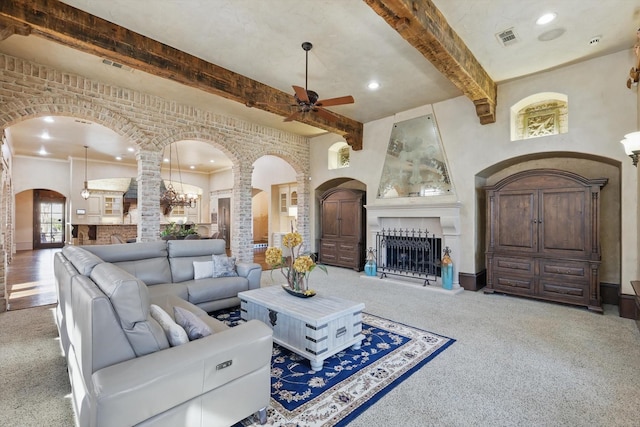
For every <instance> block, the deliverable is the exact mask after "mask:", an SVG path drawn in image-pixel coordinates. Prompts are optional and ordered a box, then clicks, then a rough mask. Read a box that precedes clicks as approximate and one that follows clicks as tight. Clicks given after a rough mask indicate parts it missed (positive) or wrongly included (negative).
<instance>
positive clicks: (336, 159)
mask: <svg viewBox="0 0 640 427" xmlns="http://www.w3.org/2000/svg"><path fill="white" fill-rule="evenodd" d="M350 154H351V149H350V148H349V144H347V143H346V142H343V141H341V142H336V143H335V144H333V145H332V146H331V147H329V150H328V153H327V158H328V160H329V165H328V167H329V169H330V170H331V169H340V168H348V167H349V156H350Z"/></svg>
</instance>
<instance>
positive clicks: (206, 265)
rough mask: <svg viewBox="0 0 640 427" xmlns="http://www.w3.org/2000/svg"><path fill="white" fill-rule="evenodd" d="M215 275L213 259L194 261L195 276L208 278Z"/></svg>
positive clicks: (195, 277)
mask: <svg viewBox="0 0 640 427" xmlns="http://www.w3.org/2000/svg"><path fill="white" fill-rule="evenodd" d="M207 277H213V261H193V278H194V279H196V280H198V279H206V278H207Z"/></svg>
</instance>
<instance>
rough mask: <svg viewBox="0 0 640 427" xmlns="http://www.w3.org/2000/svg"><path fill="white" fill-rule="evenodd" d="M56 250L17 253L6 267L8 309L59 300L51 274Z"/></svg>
mask: <svg viewBox="0 0 640 427" xmlns="http://www.w3.org/2000/svg"><path fill="white" fill-rule="evenodd" d="M59 250H60V249H38V250H35V251H18V252H16V254H15V255H14V256H13V261H11V264H9V268H8V269H7V291H8V294H9V310H20V309H23V308H29V307H37V306H40V305H48V304H55V303H57V302H58V298H57V296H56V288H55V278H54V275H53V255H54V254H55V253H56V252H58V251H59Z"/></svg>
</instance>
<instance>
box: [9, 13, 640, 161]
mask: <svg viewBox="0 0 640 427" xmlns="http://www.w3.org/2000/svg"><path fill="white" fill-rule="evenodd" d="M432 1H433V3H434V4H435V6H436V7H437V8H438V9H439V10H440V12H441V13H442V14H443V15H444V17H445V19H446V20H447V22H448V24H449V25H450V26H451V27H452V28H453V30H455V32H456V33H457V34H458V35H459V36H460V37H461V38H462V40H463V41H464V42H465V43H466V45H467V47H468V48H469V50H470V51H471V52H472V54H473V55H474V56H475V58H476V59H477V60H478V62H479V63H480V65H481V66H482V67H483V68H484V70H485V71H486V72H487V73H488V74H489V76H490V77H491V78H492V79H493V81H494V82H496V83H501V82H504V81H507V80H510V79H515V78H518V77H522V76H525V75H529V74H534V73H539V72H542V71H545V70H549V69H552V68H554V67H558V66H562V65H566V64H569V63H574V62H578V61H583V60H585V59H589V58H593V57H597V56H602V55H606V54H609V53H613V52H617V51H621V50H630V49H631V47H632V46H633V44H634V43H635V41H636V35H635V29H636V28H638V27H639V26H640V0H608V1H606V2H605V1H602V0H562V1H557V0H535V1H533V0H532V1H527V2H522V1H514V0H432ZM63 3H66V4H68V5H70V6H73V7H76V8H79V9H81V10H83V11H85V12H88V13H90V14H93V15H96V16H98V17H100V18H103V19H106V20H108V21H110V22H113V23H115V24H117V25H120V26H122V27H125V28H128V29H130V30H133V31H135V32H137V33H139V34H142V35H144V36H147V37H149V38H151V39H154V40H156V41H159V42H162V43H164V44H167V45H169V46H171V47H173V48H176V49H179V50H182V51H184V52H187V53H189V54H191V55H193V56H196V57H198V58H201V59H203V60H205V61H207V62H210V63H213V64H217V65H219V66H221V67H224V68H226V69H228V70H231V71H233V72H235V73H238V74H241V75H244V76H246V77H249V78H251V79H253V80H256V81H258V82H261V83H263V84H266V85H268V86H270V87H273V88H275V89H278V90H281V91H284V92H287V93H291V94H292V95H293V90H292V88H291V86H292V85H298V86H304V84H305V52H304V51H303V50H302V48H301V44H302V43H303V42H305V41H309V42H311V43H313V48H312V49H311V51H310V52H309V76H308V87H309V89H312V90H315V91H316V92H318V93H319V95H320V98H333V97H339V96H343V95H352V96H353V97H354V98H355V103H354V104H351V105H343V106H336V107H329V109H330V110H331V111H334V112H335V113H338V114H340V115H343V116H345V117H348V118H350V119H353V120H357V121H359V122H362V123H366V122H369V121H372V120H376V119H380V118H383V117H387V116H390V115H393V114H394V113H396V112H399V111H405V110H408V109H411V108H415V107H418V106H421V105H425V104H431V103H436V102H440V101H443V100H446V99H450V98H453V97H458V96H462V95H463V93H462V91H461V90H460V89H458V87H456V86H455V85H454V84H453V83H451V82H450V81H449V80H448V79H447V78H446V77H445V76H443V75H442V74H441V73H440V72H439V71H437V70H436V68H435V67H433V65H432V64H431V63H430V62H429V61H428V60H427V59H426V58H425V57H424V56H423V55H422V53H420V52H419V51H418V50H416V49H415V48H414V47H412V46H411V45H410V44H409V43H408V42H407V41H406V40H405V39H404V38H403V37H402V36H401V35H399V34H398V33H397V32H396V30H395V29H394V28H392V27H391V26H390V25H389V24H387V22H386V21H385V20H384V19H382V18H381V17H380V16H378V15H377V14H376V12H375V11H374V10H373V9H372V8H371V7H369V5H368V4H367V3H366V2H365V1H363V0H314V1H311V0H307V1H300V0H277V1H269V2H266V1H255V0H110V1H108V2H107V1H100V2H98V1H95V0H64V1H63ZM545 12H555V13H556V14H557V18H556V19H555V20H554V21H553V22H551V23H550V24H547V25H546V26H539V25H536V23H535V21H536V19H537V18H538V17H539V16H540V15H542V14H543V13H545ZM509 29H511V30H512V31H513V33H514V34H515V36H516V42H514V43H512V44H510V45H509V46H504V45H503V44H502V42H501V41H500V40H499V38H498V37H497V36H496V34H498V33H500V32H502V31H504V30H509ZM594 38H598V39H599V42H598V43H593V42H592V40H593V39H594ZM0 52H4V53H7V54H10V55H13V56H18V57H22V58H26V59H28V60H32V61H35V62H38V63H42V64H45V65H50V66H52V67H55V68H58V69H61V70H65V71H71V72H74V73H77V74H80V75H84V76H87V77H89V78H92V79H96V80H100V81H104V82H107V83H111V84H115V85H119V86H123V87H128V88H133V89H136V90H140V91H143V92H147V93H150V94H154V95H157V96H160V97H164V98H168V99H172V100H176V101H178V102H183V103H188V104H191V105H194V106H196V107H198V108H201V109H203V110H209V111H215V112H217V113H220V114H224V115H228V116H233V117H238V118H241V119H244V120H248V121H251V122H256V123H259V124H263V125H265V126H270V127H274V128H278V129H282V130H285V131H288V132H292V133H296V134H300V135H304V136H314V135H320V134H323V133H325V132H326V131H325V130H322V129H319V128H316V127H312V126H309V125H307V124H303V123H300V122H295V121H294V122H283V117H282V116H279V115H276V114H272V113H269V112H265V111H262V110H259V109H257V108H248V107H246V106H245V105H244V104H242V103H239V102H234V101H230V100H227V99H224V98H222V97H219V96H216V95H212V94H208V93H205V92H202V91H199V90H197V89H194V88H189V87H187V86H184V85H182V84H180V83H176V82H173V81H169V80H166V79H162V78H159V77H156V76H152V75H150V74H146V73H145V72H142V71H139V70H133V69H122V68H116V67H113V66H111V65H106V64H104V63H103V62H102V60H103V58H99V57H96V56H92V55H90V54H87V53H83V52H81V51H78V50H74V49H72V48H69V47H65V46H62V45H60V44H57V43H54V42H52V41H48V40H45V39H43V38H39V37H38V36H36V35H30V36H27V37H24V36H19V35H13V36H10V37H8V38H7V39H5V40H3V41H0ZM631 65H632V64H630V66H631ZM618 71H619V70H618ZM620 73H621V76H620V81H621V84H624V83H623V82H624V80H625V79H626V76H625V75H624V72H623V71H620ZM372 80H375V81H378V82H379V83H380V88H379V89H377V90H375V91H372V90H370V89H368V88H367V84H368V83H369V82H370V81H372ZM469 102H472V101H471V100H469ZM498 102H500V98H499V95H498ZM54 120H55V121H54V123H47V122H45V121H44V118H38V119H31V120H27V121H23V122H21V123H18V124H16V125H14V126H12V127H11V128H10V129H9V130H8V132H7V134H8V136H9V138H10V143H11V144H12V149H13V150H14V153H15V154H16V155H25V156H37V155H38V151H39V150H41V149H42V148H43V147H44V148H45V150H46V151H47V154H46V156H47V157H50V158H59V159H66V158H68V157H69V156H74V157H84V148H83V147H84V146H85V145H88V146H89V150H88V156H89V158H91V159H97V160H104V161H115V160H114V158H115V156H121V157H122V160H119V161H122V162H126V163H131V164H135V155H134V153H131V152H130V151H128V148H130V147H132V142H131V141H128V140H126V139H124V138H121V137H119V136H118V135H116V134H115V133H114V132H112V131H110V130H108V129H106V128H104V127H102V126H101V125H99V124H96V123H87V122H83V121H82V120H76V119H73V118H61V117H56V118H54ZM44 131H47V132H48V134H49V136H50V139H49V140H44V139H42V138H41V135H42V133H43V132H44ZM179 152H180V165H181V166H182V167H186V166H189V165H194V167H195V169H194V171H197V172H204V173H209V172H211V171H214V170H216V169H217V168H228V167H229V166H230V163H229V161H228V159H226V158H225V157H224V155H222V153H220V152H219V151H218V150H216V149H215V148H213V147H212V146H211V145H208V144H206V143H201V142H197V141H186V142H180V151H179ZM211 160H214V161H213V162H211Z"/></svg>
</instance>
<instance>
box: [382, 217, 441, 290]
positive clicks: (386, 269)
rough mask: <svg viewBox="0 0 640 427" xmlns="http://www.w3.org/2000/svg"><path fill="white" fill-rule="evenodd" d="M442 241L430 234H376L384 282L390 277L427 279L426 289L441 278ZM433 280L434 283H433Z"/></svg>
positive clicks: (400, 230) (386, 232) (405, 232)
mask: <svg viewBox="0 0 640 427" xmlns="http://www.w3.org/2000/svg"><path fill="white" fill-rule="evenodd" d="M441 251H442V240H441V239H440V238H438V237H434V236H433V234H431V235H429V232H428V231H427V230H424V231H422V230H417V231H416V230H413V229H412V230H403V229H399V230H396V229H395V228H394V229H393V230H391V229H387V230H385V229H382V230H381V231H379V232H377V233H376V258H377V259H376V263H377V271H378V273H380V278H384V277H386V276H387V275H388V274H392V275H397V276H405V277H412V278H420V279H422V278H424V286H426V285H428V284H430V280H434V281H435V280H436V278H437V277H438V276H440V252H441ZM430 277H432V279H430Z"/></svg>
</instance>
